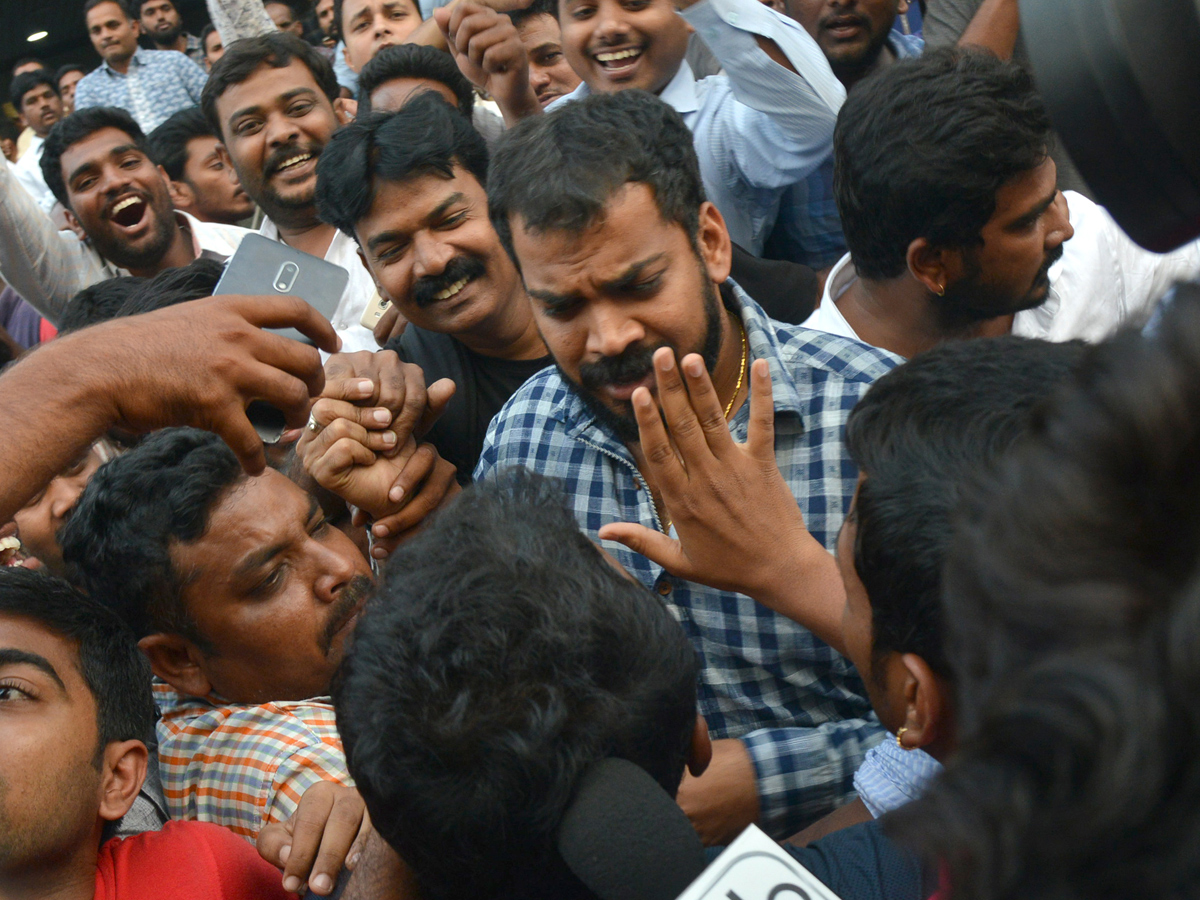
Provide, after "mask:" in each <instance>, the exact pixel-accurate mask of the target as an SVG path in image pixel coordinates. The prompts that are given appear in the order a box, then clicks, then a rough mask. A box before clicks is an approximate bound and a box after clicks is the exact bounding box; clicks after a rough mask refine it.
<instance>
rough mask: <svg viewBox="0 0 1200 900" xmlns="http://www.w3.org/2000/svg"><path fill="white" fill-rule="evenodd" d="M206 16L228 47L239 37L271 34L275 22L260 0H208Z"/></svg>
mask: <svg viewBox="0 0 1200 900" xmlns="http://www.w3.org/2000/svg"><path fill="white" fill-rule="evenodd" d="M207 5H208V16H209V18H210V19H212V23H213V27H214V28H216V29H217V33H218V34H219V35H221V40H222V41H223V42H224V43H225V46H226V47H228V46H229V45H230V44H231V43H233V42H234V41H236V40H238V39H239V38H248V37H257V36H258V35H260V34H271V33H272V32H273V31H275V30H276V29H275V23H274V22H273V21H271V17H270V16H269V15H267V10H266V8H265V7H264V6H263V4H262V3H261V2H260V0H208V3H207Z"/></svg>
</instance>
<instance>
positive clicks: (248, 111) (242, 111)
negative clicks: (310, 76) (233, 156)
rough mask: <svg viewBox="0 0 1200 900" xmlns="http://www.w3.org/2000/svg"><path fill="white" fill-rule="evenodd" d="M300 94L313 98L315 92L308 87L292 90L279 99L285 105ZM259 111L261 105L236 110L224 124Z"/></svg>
mask: <svg viewBox="0 0 1200 900" xmlns="http://www.w3.org/2000/svg"><path fill="white" fill-rule="evenodd" d="M301 94H311V95H312V96H314V97H315V96H316V94H317V92H316V91H314V90H313V89H312V88H309V87H298V88H292V89H291V90H290V91H287V92H286V93H283V94H281V95H280V99H281V100H283V102H284V103H287V102H288V101H289V100H294V99H295V98H296V97H299V96H300V95H301ZM260 109H262V104H261V103H257V104H255V105H254V106H243V107H242V108H241V109H239V110H237V111H236V112H233V113H230V114H229V116H228V117H226V119H225V122H226V124H230V125H232V124H233V122H234V120H235V119H238V118H240V117H241V116H249V115H253V114H254V113H256V112H258V111H259V110H260Z"/></svg>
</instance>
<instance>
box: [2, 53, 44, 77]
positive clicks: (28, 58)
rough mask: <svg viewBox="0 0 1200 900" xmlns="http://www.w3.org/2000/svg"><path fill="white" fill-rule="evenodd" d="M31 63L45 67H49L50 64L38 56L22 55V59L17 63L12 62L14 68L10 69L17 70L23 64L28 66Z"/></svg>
mask: <svg viewBox="0 0 1200 900" xmlns="http://www.w3.org/2000/svg"><path fill="white" fill-rule="evenodd" d="M30 63H37V64H38V65H39V66H41V67H42V68H43V69H48V68H49V66H47V65H46V64H45V63H44V62H42V61H41V60H40V59H38V58H37V57H36V56H22V57H21V58H20V59H18V60H17V61H16V62H15V63H13V64H12V69H11V70H10V71H12V72H16V71H17V69H19V68H21V66H27V65H29V64H30ZM14 77H15V76H14Z"/></svg>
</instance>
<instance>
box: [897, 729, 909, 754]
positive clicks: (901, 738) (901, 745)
mask: <svg viewBox="0 0 1200 900" xmlns="http://www.w3.org/2000/svg"><path fill="white" fill-rule="evenodd" d="M906 731H908V726H907V725H902V726H901V727H900V730H899V731H897V732H896V746H897V747H899V748H900V749H901V750H909V749H911V748H909V747H905V746H904V732H906Z"/></svg>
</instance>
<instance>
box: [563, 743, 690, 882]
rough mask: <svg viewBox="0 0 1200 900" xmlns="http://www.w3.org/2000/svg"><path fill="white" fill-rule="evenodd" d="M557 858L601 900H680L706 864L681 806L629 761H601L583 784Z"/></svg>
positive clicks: (568, 817)
mask: <svg viewBox="0 0 1200 900" xmlns="http://www.w3.org/2000/svg"><path fill="white" fill-rule="evenodd" d="M558 851H559V854H560V855H561V856H562V859H563V861H564V862H565V863H566V864H567V867H568V868H570V870H571V871H572V872H574V873H575V876H576V877H577V878H578V879H579V880H580V881H582V882H583V883H584V885H586V886H587V888H588V890H590V891H591V892H592V893H594V894H595V895H596V896H597V897H599V898H600V900H675V898H676V897H678V896H679V895H680V894H682V893H683V892H684V890H686V889H687V886H688V885H689V884H691V883H692V882H693V881H694V880H695V879H696V877H697V876H698V875H699V874H700V873H701V872H703V871H704V868H705V866H706V864H707V858H706V856H705V853H704V846H703V845H702V844H701V843H700V838H699V837H698V836H697V835H696V830H695V829H694V828H693V827H692V823H691V822H690V821H688V817H687V816H686V815H684V812H683V810H681V809H680V808H679V806H678V804H676V802H675V799H674V798H673V797H671V796H670V795H669V794H668V793H667V792H666V791H664V790H663V789H662V786H661V785H659V783H658V782H657V781H655V780H654V779H653V778H651V777H650V776H649V775H648V774H647V773H646V771H645V770H644V769H642V768H641V767H640V766H636V765H634V764H633V763H631V762H629V761H628V760H624V759H604V760H601V761H600V762H598V763H596V764H595V765H594V766H592V767H591V768H590V769H588V771H587V772H586V773H585V774H584V776H583V778H581V779H580V783H579V788H578V790H577V791H576V794H575V798H574V799H573V800H572V801H571V805H570V806H569V807H568V808H567V811H566V813H565V814H564V815H563V818H562V823H561V824H560V826H559V830H558Z"/></svg>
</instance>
